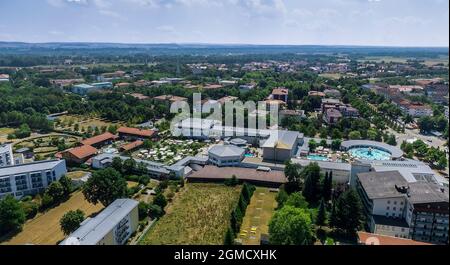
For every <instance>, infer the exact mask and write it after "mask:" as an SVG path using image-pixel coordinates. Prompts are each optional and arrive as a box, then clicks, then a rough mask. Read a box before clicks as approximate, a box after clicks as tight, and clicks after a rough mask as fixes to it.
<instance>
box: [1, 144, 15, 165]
mask: <svg viewBox="0 0 450 265" xmlns="http://www.w3.org/2000/svg"><path fill="white" fill-rule="evenodd" d="M12 165H14V156H13V151H12V145H11V144H2V145H0V167H6V166H12Z"/></svg>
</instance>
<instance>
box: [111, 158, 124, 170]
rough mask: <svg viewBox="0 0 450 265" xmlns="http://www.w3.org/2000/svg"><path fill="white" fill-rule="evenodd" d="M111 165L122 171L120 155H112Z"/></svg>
mask: <svg viewBox="0 0 450 265" xmlns="http://www.w3.org/2000/svg"><path fill="white" fill-rule="evenodd" d="M111 167H112V168H114V169H115V170H116V171H118V172H122V159H120V157H114V158H113V160H112V163H111Z"/></svg>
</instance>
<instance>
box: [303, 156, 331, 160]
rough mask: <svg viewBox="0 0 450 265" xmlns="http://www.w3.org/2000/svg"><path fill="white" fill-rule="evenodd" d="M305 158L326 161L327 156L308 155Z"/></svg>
mask: <svg viewBox="0 0 450 265" xmlns="http://www.w3.org/2000/svg"><path fill="white" fill-rule="evenodd" d="M306 158H308V159H309V160H316V161H328V158H327V157H326V156H323V155H308V156H307V157H306Z"/></svg>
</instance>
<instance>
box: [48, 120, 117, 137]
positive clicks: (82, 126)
mask: <svg viewBox="0 0 450 265" xmlns="http://www.w3.org/2000/svg"><path fill="white" fill-rule="evenodd" d="M54 124H55V129H56V130H58V131H63V132H74V133H79V134H90V135H93V134H100V133H104V132H106V131H110V130H114V128H118V127H120V126H121V125H123V124H120V123H113V122H110V121H108V120H106V119H101V118H97V117H92V116H81V115H63V116H59V117H58V118H57V119H56V120H55V123H54Z"/></svg>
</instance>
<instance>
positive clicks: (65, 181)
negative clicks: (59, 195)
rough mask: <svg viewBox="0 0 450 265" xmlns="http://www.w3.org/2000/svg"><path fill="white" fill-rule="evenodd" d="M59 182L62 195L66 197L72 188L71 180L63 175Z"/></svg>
mask: <svg viewBox="0 0 450 265" xmlns="http://www.w3.org/2000/svg"><path fill="white" fill-rule="evenodd" d="M59 183H61V186H62V188H63V196H64V197H65V198H68V197H69V196H70V193H71V192H72V189H73V187H72V180H70V178H68V177H67V176H65V175H64V176H62V177H61V178H60V179H59Z"/></svg>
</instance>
